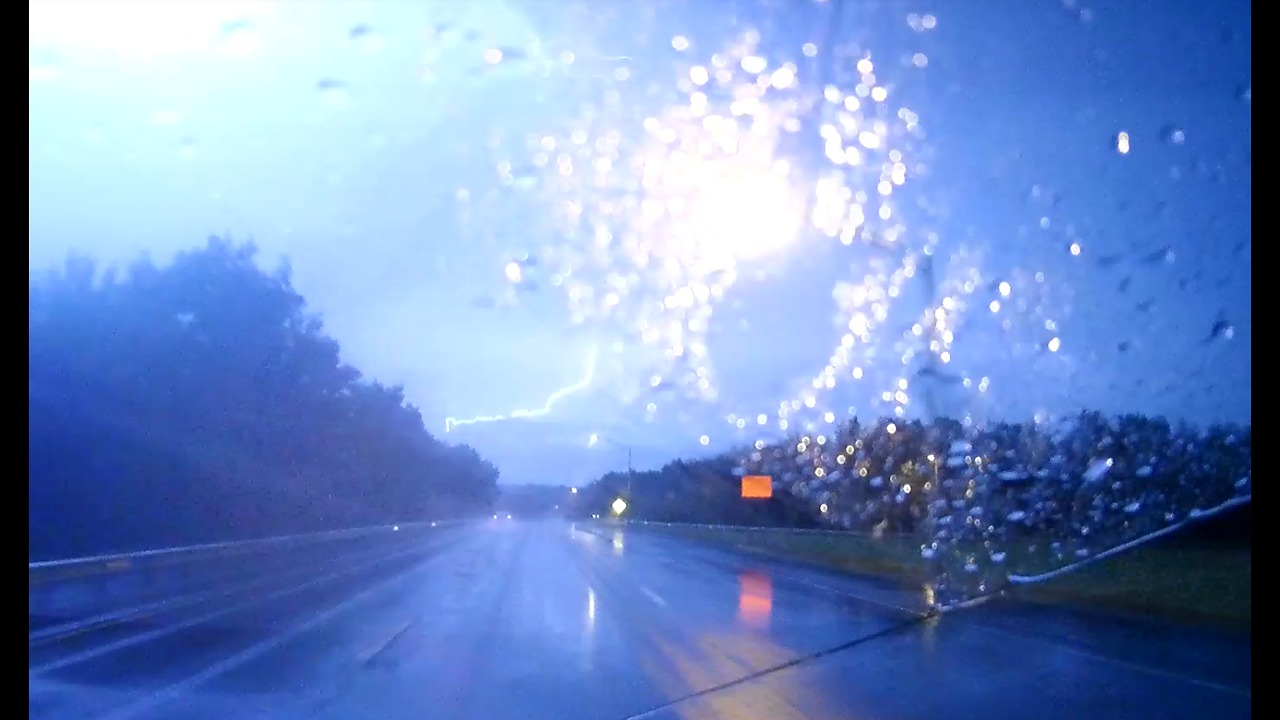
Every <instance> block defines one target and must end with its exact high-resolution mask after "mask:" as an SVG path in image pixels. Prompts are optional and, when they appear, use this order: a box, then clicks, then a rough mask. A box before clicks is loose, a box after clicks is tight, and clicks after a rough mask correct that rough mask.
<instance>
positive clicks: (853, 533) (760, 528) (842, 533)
mask: <svg viewBox="0 0 1280 720" xmlns="http://www.w3.org/2000/svg"><path fill="white" fill-rule="evenodd" d="M622 523H623V524H624V525H640V526H644V525H656V526H658V527H671V528H701V529H704V530H743V531H751V532H773V533H780V534H795V535H829V536H838V537H862V538H868V539H873V540H878V539H891V538H910V537H914V536H913V535H912V534H911V533H888V532H886V533H880V534H878V535H877V534H876V533H870V532H864V531H860V530H839V529H835V528H794V527H778V526H769V525H720V524H716V525H713V524H707V523H672V522H657V521H654V520H623V521H622Z"/></svg>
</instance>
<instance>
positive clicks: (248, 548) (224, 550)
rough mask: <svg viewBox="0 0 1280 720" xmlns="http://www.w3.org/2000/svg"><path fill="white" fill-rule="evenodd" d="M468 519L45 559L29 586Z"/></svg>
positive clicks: (33, 569)
mask: <svg viewBox="0 0 1280 720" xmlns="http://www.w3.org/2000/svg"><path fill="white" fill-rule="evenodd" d="M462 522H466V521H465V520H434V521H431V520H424V521H419V522H411V523H404V524H400V525H394V524H393V525H375V526H369V527H362V528H348V529H344V530H331V531H327V532H320V533H302V534H297V535H278V536H275V537H267V538H255V539H252V540H233V541H229V542H221V543H208V544H202V545H189V546H186V547H172V548H160V549H156V550H139V551H135V552H124V553H112V554H108V555H95V556H92V557H80V558H67V559H63V560H45V561H40V562H33V563H28V564H27V583H28V586H33V585H44V584H47V583H54V582H63V581H67V580H78V579H83V578H89V577H94V576H100V575H114V574H119V573H125V572H129V571H135V570H140V569H143V568H152V567H161V566H166V565H174V564H179V563H187V562H196V561H199V560H202V559H210V558H215V557H217V558H223V557H227V556H230V555H235V554H240V553H252V552H258V551H263V550H271V549H277V548H283V547H290V546H306V545H310V544H313V543H316V542H330V541H340V540H350V539H355V538H360V537H371V536H374V535H378V534H382V533H390V532H397V531H412V530H421V529H426V528H432V527H439V526H444V525H454V524H458V523H462Z"/></svg>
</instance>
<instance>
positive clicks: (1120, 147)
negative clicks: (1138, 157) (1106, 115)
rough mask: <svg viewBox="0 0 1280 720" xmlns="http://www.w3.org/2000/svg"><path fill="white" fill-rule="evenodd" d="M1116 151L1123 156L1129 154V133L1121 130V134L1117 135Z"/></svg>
mask: <svg viewBox="0 0 1280 720" xmlns="http://www.w3.org/2000/svg"><path fill="white" fill-rule="evenodd" d="M1116 150H1117V151H1118V152H1119V153H1120V154H1121V155H1128V154H1129V133H1127V132H1125V131H1123V130H1121V131H1120V132H1119V134H1117V135H1116Z"/></svg>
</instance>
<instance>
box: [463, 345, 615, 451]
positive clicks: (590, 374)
mask: <svg viewBox="0 0 1280 720" xmlns="http://www.w3.org/2000/svg"><path fill="white" fill-rule="evenodd" d="M596 351H597V348H596V347H595V346H594V345H592V346H591V350H590V352H588V353H587V362H586V368H585V370H584V372H583V374H582V378H581V379H579V380H578V381H577V382H575V383H573V384H572V385H566V386H564V387H562V388H560V389H559V390H556V391H555V392H553V393H551V394H550V395H548V396H547V399H546V400H545V401H544V402H543V403H542V407H539V408H532V409H529V408H520V409H517V410H512V411H511V412H509V413H506V414H505V415H480V416H478V417H473V418H467V419H462V420H459V419H458V418H452V417H448V418H445V419H444V431H445V432H449V431H451V430H453V429H454V428H456V427H458V426H459V425H475V424H477V423H488V422H498V421H499V420H517V419H525V418H535V417H541V416H543V415H546V414H547V413H549V412H551V407H552V406H553V405H555V404H556V403H557V402H560V400H562V399H564V398H565V397H566V396H569V395H572V394H574V393H576V392H578V391H580V390H584V389H586V388H587V387H588V386H589V385H591V381H592V379H594V377H595V374H596V354H597V352H596Z"/></svg>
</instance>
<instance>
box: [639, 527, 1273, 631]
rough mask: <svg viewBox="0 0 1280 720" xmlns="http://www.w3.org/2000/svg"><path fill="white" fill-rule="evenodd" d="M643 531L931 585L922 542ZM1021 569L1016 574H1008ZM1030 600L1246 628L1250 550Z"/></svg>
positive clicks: (1099, 569)
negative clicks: (922, 552)
mask: <svg viewBox="0 0 1280 720" xmlns="http://www.w3.org/2000/svg"><path fill="white" fill-rule="evenodd" d="M645 527H646V529H648V530H651V531H656V532H663V533H666V534H670V535H676V536H680V537H684V538H688V539H691V540H699V541H703V542H710V543H715V544H719V545H728V546H731V547H734V548H736V549H740V550H749V551H752V552H758V553H763V554H766V555H773V556H777V557H784V558H788V559H795V560H801V561H805V562H811V563H816V564H820V565H823V566H826V567H831V568H835V569H838V570H842V571H845V572H850V573H858V574H865V575H873V576H876V577H882V578H889V579H893V580H898V581H902V582H905V583H910V584H917V583H919V584H924V583H926V582H928V580H929V577H928V571H927V568H926V567H925V565H924V563H923V562H922V561H921V559H920V551H919V542H918V541H916V540H914V539H912V538H905V537H900V536H887V537H884V538H879V539H876V538H872V537H869V536H863V535H843V534H825V533H794V532H785V531H778V530H770V529H754V528H711V527H698V526H675V525H665V526H663V525H649V526H645ZM1010 569H1011V570H1020V569H1021V568H1010ZM1014 593H1015V596H1016V597H1019V598H1022V599H1025V600H1030V601H1033V602H1040V603H1048V604H1055V605H1067V606H1073V607H1080V608H1087V609H1092V610H1103V611H1110V612H1122V613H1127V614H1138V615H1143V616H1147V617H1154V618H1158V619H1162V620H1165V621H1169V622H1175V623H1178V624H1189V625H1206V626H1212V627H1218V628H1222V629H1228V630H1248V629H1249V628H1250V627H1251V622H1252V620H1251V617H1252V616H1251V612H1252V609H1251V599H1252V596H1251V549H1250V547H1249V546H1248V545H1241V544H1231V543H1198V544H1189V543H1186V542H1178V541H1176V538H1170V539H1164V540H1159V541H1156V542H1152V543H1149V544H1147V545H1143V546H1140V547H1138V548H1135V549H1133V550H1131V551H1129V552H1125V553H1121V554H1119V555H1116V556H1115V557H1112V558H1108V559H1106V560H1103V561H1101V562H1098V563H1096V564H1093V565H1089V566H1086V567H1084V568H1081V569H1080V570H1078V571H1075V572H1071V573H1066V574H1064V575H1061V576H1059V577H1056V578H1053V579H1052V580H1048V581H1045V582H1041V583H1035V584H1032V585H1027V586H1022V587H1019V588H1017V589H1016V590H1014Z"/></svg>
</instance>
